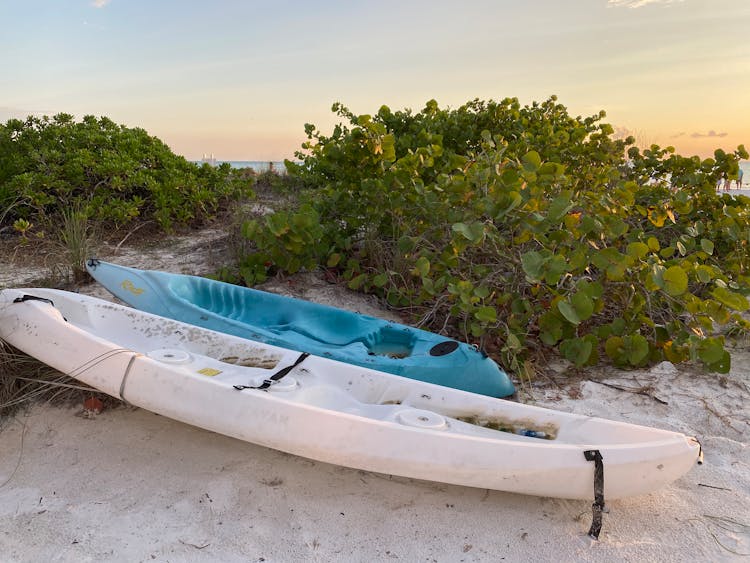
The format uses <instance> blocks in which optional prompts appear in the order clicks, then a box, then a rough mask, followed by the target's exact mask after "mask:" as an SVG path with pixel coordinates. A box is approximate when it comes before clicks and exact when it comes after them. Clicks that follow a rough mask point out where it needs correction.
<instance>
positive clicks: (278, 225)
mask: <svg viewBox="0 0 750 563" xmlns="http://www.w3.org/2000/svg"><path fill="white" fill-rule="evenodd" d="M266 225H268V229H269V230H270V231H271V233H273V235H274V236H277V237H280V236H282V235H284V234H286V233H288V232H289V218H288V217H287V215H286V213H274V214H273V215H268V216H267V217H266Z"/></svg>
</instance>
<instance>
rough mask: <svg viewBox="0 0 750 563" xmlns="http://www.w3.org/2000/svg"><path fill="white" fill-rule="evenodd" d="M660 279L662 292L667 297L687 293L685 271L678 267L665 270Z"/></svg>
mask: <svg viewBox="0 0 750 563" xmlns="http://www.w3.org/2000/svg"><path fill="white" fill-rule="evenodd" d="M662 278H663V280H664V291H665V292H666V293H667V295H671V296H672V297H677V296H678V295H682V294H683V293H685V292H686V291H687V288H688V277H687V274H686V273H685V270H683V269H682V268H680V267H679V266H671V267H669V268H667V269H666V271H665V272H664V274H663V276H662Z"/></svg>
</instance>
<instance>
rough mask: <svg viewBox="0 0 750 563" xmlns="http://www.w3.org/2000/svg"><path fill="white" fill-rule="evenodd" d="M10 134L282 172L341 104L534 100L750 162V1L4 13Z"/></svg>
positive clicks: (326, 2) (130, 0) (60, 1)
mask: <svg viewBox="0 0 750 563" xmlns="http://www.w3.org/2000/svg"><path fill="white" fill-rule="evenodd" d="M0 22H2V25H1V26H0V45H2V48H0V122H5V121H6V120H8V119H11V118H24V117H26V116H27V115H30V114H34V115H54V114H55V113H58V112H66V113H70V114H73V115H75V116H76V117H77V118H81V117H83V116H84V115H96V116H101V115H104V116H107V117H109V118H111V119H113V120H114V121H116V122H118V123H122V124H124V125H127V126H129V127H142V128H144V129H146V130H147V131H148V132H149V133H150V134H152V135H155V136H157V137H159V138H160V139H162V140H163V141H164V142H166V143H167V144H168V145H169V146H170V147H171V148H172V150H173V151H175V152H176V153H178V154H182V155H184V156H185V157H187V158H188V159H191V160H196V159H200V158H201V157H202V156H203V154H211V153H213V154H214V155H215V156H216V158H218V159H220V160H281V159H283V158H288V157H292V156H293V154H294V151H295V150H297V149H299V147H300V144H301V143H302V142H303V141H304V140H305V134H304V125H305V123H314V124H315V125H316V126H317V127H318V128H319V129H320V130H321V131H322V132H324V133H329V132H330V131H331V129H332V127H333V125H334V124H335V123H336V122H337V121H338V120H337V118H336V117H335V116H334V114H332V113H331V111H330V110H331V105H332V104H333V103H334V102H337V101H338V102H341V103H343V104H344V105H345V106H347V107H348V108H350V109H351V110H352V111H353V112H354V113H356V114H363V113H375V112H377V110H378V108H379V107H380V106H381V105H383V104H385V105H387V106H389V107H390V108H391V109H392V110H398V109H404V108H411V109H413V110H414V111H419V110H421V109H422V108H423V107H424V105H425V103H426V102H427V101H428V100H430V99H435V100H437V102H438V103H439V104H440V106H441V107H451V108H457V107H459V106H460V105H462V104H463V103H465V102H467V101H469V100H473V99H475V98H480V99H485V100H489V99H495V100H502V99H504V98H506V97H517V98H518V99H519V100H520V101H521V103H523V104H530V103H532V102H534V101H543V100H545V99H547V98H548V97H549V96H550V95H552V94H556V95H557V96H558V101H559V103H562V104H563V105H565V106H566V107H567V108H568V110H569V112H570V113H571V114H572V115H574V116H576V115H581V116H589V115H594V114H596V113H598V112H599V110H602V109H603V110H605V111H606V112H607V117H606V119H605V121H606V122H608V123H611V124H612V125H613V126H614V127H615V128H616V130H617V131H618V132H621V133H622V134H625V133H629V134H632V135H634V136H635V137H636V139H637V141H638V142H639V144H641V145H648V144H651V143H656V144H659V145H661V146H667V145H672V146H674V147H675V148H676V149H677V151H678V152H679V153H680V154H683V155H693V154H698V155H700V156H702V157H706V156H709V155H711V154H712V153H713V150H714V149H715V148H724V149H725V150H733V149H734V148H736V147H737V145H739V144H741V143H744V144H745V145H746V147H747V148H750V0H487V1H484V0H462V1H461V2H456V1H455V0H451V1H444V0H379V1H378V2H366V1H358V0H349V1H345V0H316V1H315V2H309V1H297V2H295V1H291V0H276V1H274V2H271V1H260V0H258V1H256V0H244V1H243V0H212V1H210V2H208V1H205V0H204V1H201V2H199V1H197V0H0Z"/></svg>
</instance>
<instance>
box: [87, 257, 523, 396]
mask: <svg viewBox="0 0 750 563" xmlns="http://www.w3.org/2000/svg"><path fill="white" fill-rule="evenodd" d="M86 269H87V270H88V272H89V273H90V274H91V276H92V277H93V278H94V279H95V280H96V281H97V282H99V283H100V284H101V285H103V286H104V287H105V288H106V289H107V290H108V291H109V292H110V293H112V294H113V295H114V296H115V297H117V298H118V299H120V300H122V301H124V302H125V303H127V304H128V305H130V306H132V307H135V308H136V309H139V310H141V311H146V312H149V313H153V314H156V315H160V316H162V317H168V318H171V319H175V320H178V321H181V322H185V323H189V324H192V325H195V326H201V327H204V328H208V329H211V330H215V331H217V332H223V333H226V334H232V335H235V336H240V337H242V338H247V339H249V340H256V341H260V342H265V343H266V344H273V345H274V346H280V347H283V348H288V349H291V350H297V351H299V352H307V353H308V354H314V355H316V356H323V357H327V358H331V359H334V360H338V361H341V362H346V363H348V364H354V365H358V366H364V367H368V368H372V369H377V370H380V371H385V372H388V373H393V374H396V375H400V376H403V377H408V378H411V379H416V380H419V381H426V382H429V383H435V384H438V385H444V386H446V387H453V388H455V389H462V390H464V391H470V392H472V393H479V394H481V395H489V396H492V397H506V396H508V395H511V394H513V392H514V391H515V389H514V388H513V384H512V383H511V381H510V379H509V378H508V375H507V374H506V373H505V372H504V371H503V370H502V369H500V367H499V366H498V365H497V364H496V363H495V362H494V361H492V359H490V358H489V357H487V355H486V354H484V353H482V352H481V351H480V350H477V349H476V348H475V347H474V346H471V345H469V344H466V343H461V342H457V341H455V340H451V339H448V338H446V337H444V336H441V335H439V334H435V333H433V332H428V331H426V330H421V329H417V328H414V327H410V326H406V325H402V324H398V323H394V322H392V321H387V320H384V319H378V318H375V317H370V316H367V315H361V314H359V313H354V312H351V311H346V310H343V309H338V308H336V307H329V306H327V305H321V304H318V303H312V302H309V301H304V300H301V299H295V298H292V297H285V296H282V295H277V294H275V293H268V292H265V291H259V290H256V289H251V288H247V287H240V286H237V285H232V284H228V283H223V282H219V281H216V280H210V279H207V278H201V277H197V276H186V275H182V274H171V273H168V272H160V271H155V270H138V269H135V268H128V267H125V266H118V265H116V264H110V263H107V262H102V261H101V260H97V259H95V258H92V259H90V260H89V261H88V263H87V265H86Z"/></svg>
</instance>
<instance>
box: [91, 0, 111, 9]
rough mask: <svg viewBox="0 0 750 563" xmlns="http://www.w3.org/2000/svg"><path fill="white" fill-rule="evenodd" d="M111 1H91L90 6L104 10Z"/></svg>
mask: <svg viewBox="0 0 750 563" xmlns="http://www.w3.org/2000/svg"><path fill="white" fill-rule="evenodd" d="M111 1H112V0H93V1H92V2H91V5H92V6H93V7H94V8H104V6H106V5H107V4H109V3H110V2H111Z"/></svg>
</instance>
